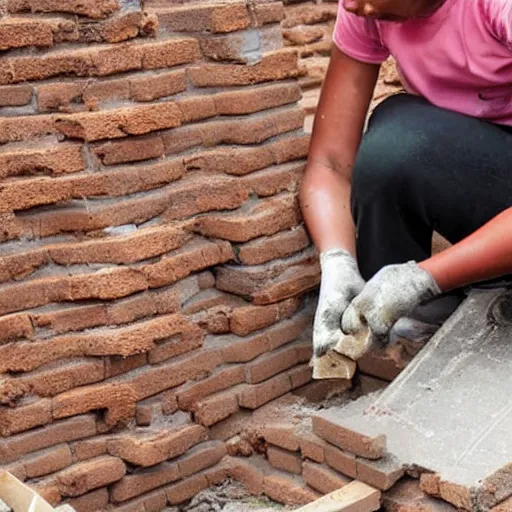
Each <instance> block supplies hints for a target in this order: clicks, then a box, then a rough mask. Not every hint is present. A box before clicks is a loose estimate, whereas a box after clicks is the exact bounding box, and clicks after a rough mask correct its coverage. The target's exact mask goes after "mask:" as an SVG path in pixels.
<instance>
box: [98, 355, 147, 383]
mask: <svg viewBox="0 0 512 512" xmlns="http://www.w3.org/2000/svg"><path fill="white" fill-rule="evenodd" d="M147 362H148V356H147V354H137V355H135V356H130V357H122V356H112V357H107V358H106V360H105V377H106V378H110V377H116V376H117V375H121V374H123V373H128V372H129V371H131V370H134V369H135V368H140V367H141V366H144V365H146V364H147Z"/></svg>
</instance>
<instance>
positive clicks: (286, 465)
mask: <svg viewBox="0 0 512 512" xmlns="http://www.w3.org/2000/svg"><path fill="white" fill-rule="evenodd" d="M267 457H268V461H269V462H270V464H271V465H272V466H273V467H275V468H276V469H280V470H282V471H286V472H287V473H294V474H296V475H300V474H301V473H302V458H301V456H300V455H298V454H296V453H293V452H290V451H288V450H283V449H282V448H277V447H275V446H269V447H268V449H267Z"/></svg>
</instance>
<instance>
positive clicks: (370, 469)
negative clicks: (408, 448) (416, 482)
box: [356, 454, 405, 491]
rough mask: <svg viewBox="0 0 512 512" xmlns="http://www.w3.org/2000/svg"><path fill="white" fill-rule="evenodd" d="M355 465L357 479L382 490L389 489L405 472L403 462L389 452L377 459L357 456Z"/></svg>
mask: <svg viewBox="0 0 512 512" xmlns="http://www.w3.org/2000/svg"><path fill="white" fill-rule="evenodd" d="M356 466H357V479H358V480H360V481H361V482H364V483H366V484H368V485H371V486H372V487H376V488H377V489H381V490H383V491H387V490H388V489H391V487H393V485H394V484H395V483H396V482H397V481H398V480H399V479H400V478H402V476H403V475H404V473H405V470H404V466H403V464H402V463H401V462H400V461H399V460H397V459H396V458H395V457H394V456H393V455H391V454H386V455H385V456H384V457H383V458H381V459H379V460H377V461H370V460H366V459H362V458H359V457H358V458H357V460H356Z"/></svg>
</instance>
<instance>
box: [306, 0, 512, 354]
mask: <svg viewBox="0 0 512 512" xmlns="http://www.w3.org/2000/svg"><path fill="white" fill-rule="evenodd" d="M344 1H345V3H343V2H344ZM334 43H335V45H334V49H333V53H332V57H331V62H330V66H329V69H328V72H327V76H326V79H325V82H324V86H323V90H322V95H321V99H320V103H319V106H318V110H317V115H316V120H315V125H314V129H313V136H312V141H311V148H310V154H309V161H308V166H307V170H306V174H305V177H304V180H303V184H302V187H301V197H300V200H301V206H302V211H303V214H304V218H305V221H306V224H307V227H308V229H309V232H310V234H311V236H312V238H313V241H314V243H315V245H316V246H317V247H318V249H319V251H320V261H321V266H322V282H321V287H320V298H319V303H318V309H317V314H316V317H315V325H314V336H313V345H314V351H315V355H317V356H318V355H321V354H323V353H324V352H325V351H326V350H328V349H329V348H330V347H332V346H333V345H334V344H335V343H336V342H337V340H338V338H339V336H340V334H341V328H342V329H343V331H344V332H345V333H356V332H357V331H359V330H361V328H362V327H363V326H364V325H368V326H369V327H370V328H371V330H372V331H373V333H374V334H375V335H376V336H379V337H384V336H387V335H388V334H389V331H390V329H391V328H392V327H393V325H395V324H396V325H395V328H394V330H399V329H400V328H399V326H400V324H401V323H402V324H403V322H404V318H405V317H409V320H408V321H406V322H405V324H403V325H406V327H409V328H410V327H411V325H412V327H413V332H416V333H417V335H421V334H424V332H423V331H424V330H425V329H424V328H425V327H426V328H427V329H426V331H429V332H430V333H431V332H432V329H431V326H432V325H434V326H437V325H438V324H439V323H441V322H442V321H443V320H444V319H445V318H446V317H447V315H449V314H450V313H451V312H452V311H453V309H454V308H455V307H456V306H457V304H458V303H459V301H460V294H459V293H458V292H456V290H460V289H461V287H463V286H466V285H468V284H472V283H476V282H480V281H484V280H490V279H493V278H497V277H500V276H505V275H507V274H512V208H511V207H512V0H368V1H365V0H340V9H339V14H338V19H337V22H336V27H335V32H334ZM390 54H392V55H393V56H394V57H395V59H396V61H397V64H398V66H399V70H400V74H401V76H402V78H403V82H404V86H405V88H406V90H407V92H408V93H407V94H399V95H397V96H394V97H391V98H389V99H388V100H386V101H384V102H383V103H382V104H381V105H379V107H377V109H376V111H375V112H374V114H373V115H372V117H371V119H370V121H369V125H368V129H367V131H366V133H365V134H364V136H363V135H362V132H363V127H364V123H365V118H366V115H367V111H368V107H369V103H370V100H371V97H372V93H373V90H374V87H375V84H376V80H377V76H378V72H379V65H380V64H381V63H382V62H383V61H384V60H385V59H386V58H387V57H388V56H389V55H390ZM433 230H436V231H437V232H439V233H440V234H441V235H443V236H444V237H445V238H447V239H448V240H449V241H450V242H451V243H452V244H454V245H453V247H451V248H450V249H448V250H447V251H444V252H442V253H440V254H438V255H435V256H433V257H432V256H431V240H432V233H433ZM356 233H357V236H356ZM356 253H357V262H356ZM450 291H451V294H450V293H448V294H447V293H446V292H450ZM417 306H418V307H417ZM399 319H400V322H398V323H397V321H398V320H399ZM407 322H408V323H407ZM403 325H402V327H403ZM414 328H416V330H415V329H414ZM422 329H423V330H422ZM409 332H410V329H409ZM395 334H397V335H398V336H399V335H400V332H398V333H395Z"/></svg>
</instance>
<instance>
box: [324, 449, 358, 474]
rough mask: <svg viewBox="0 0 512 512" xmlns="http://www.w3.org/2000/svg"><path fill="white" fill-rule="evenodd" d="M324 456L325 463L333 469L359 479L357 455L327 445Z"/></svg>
mask: <svg viewBox="0 0 512 512" xmlns="http://www.w3.org/2000/svg"><path fill="white" fill-rule="evenodd" d="M324 454H325V461H326V462H327V464H328V465H329V466H330V467H331V468H333V469H335V470H336V471H339V472H340V473H343V474H344V475H347V476H350V477H352V478H356V477H357V461H356V457H355V455H353V454H352V453H349V452H346V451H343V450H340V449H338V448H336V447H335V446H332V445H330V444H325V446H324Z"/></svg>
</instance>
